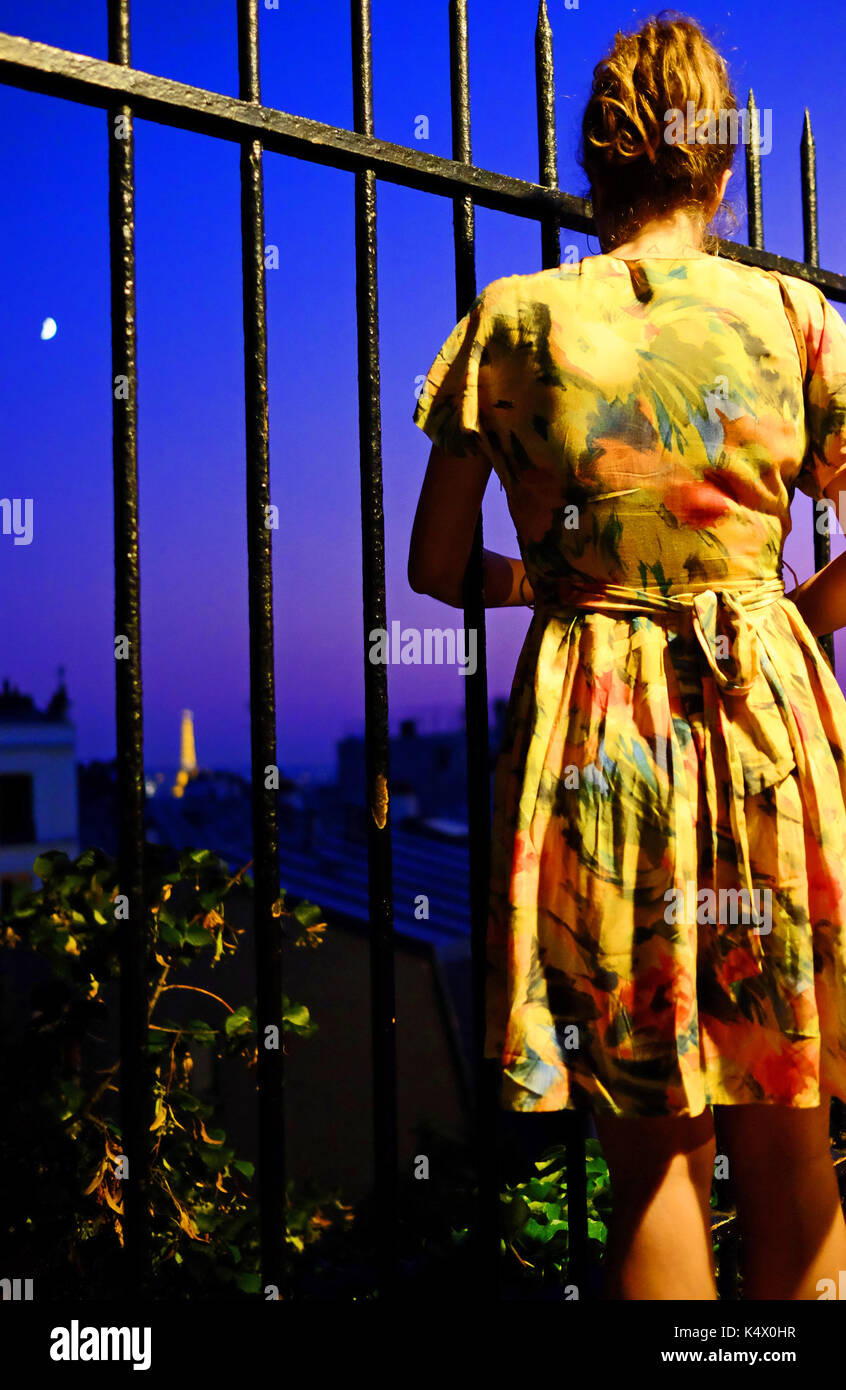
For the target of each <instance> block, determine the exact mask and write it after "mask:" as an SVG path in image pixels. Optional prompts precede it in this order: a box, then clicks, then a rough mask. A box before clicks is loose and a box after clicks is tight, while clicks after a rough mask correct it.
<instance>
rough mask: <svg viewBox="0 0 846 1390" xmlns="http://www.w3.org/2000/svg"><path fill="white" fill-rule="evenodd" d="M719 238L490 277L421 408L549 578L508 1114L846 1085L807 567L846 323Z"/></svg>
mask: <svg viewBox="0 0 846 1390" xmlns="http://www.w3.org/2000/svg"><path fill="white" fill-rule="evenodd" d="M785 283H786V285H787V287H788V289H789V293H790V299H791V301H792V304H793V307H794V309H795V313H796V317H797V319H798V323H799V327H800V331H801V334H802V337H803V338H804V343H805V346H806V350H807V373H808V374H807V380H806V389H805V393H804V397H805V403H804V408H803V389H802V374H801V368H800V360H799V357H798V355H797V345H796V341H795V340H794V336H793V334H792V332H791V327H790V324H789V322H788V319H787V317H786V316H785V312H784V306H783V303H782V298H781V294H780V291H779V286H778V283H777V282H776V280H775V279H774V278H773V277H772V276H771V275H770V274H769V273H768V272H766V271H763V270H759V269H756V268H751V267H746V266H742V265H739V264H736V263H734V262H731V261H728V260H724V259H720V258H716V257H710V256H706V257H701V258H696V257H691V258H683V257H682V258H678V259H674V260H670V259H657V258H656V259H650V258H647V259H644V260H640V261H623V260H620V259H617V258H614V257H611V256H594V257H586V258H584V259H583V260H582V261H581V262H579V263H578V264H576V265H562V266H560V267H558V268H557V269H555V270H549V271H541V272H538V273H537V274H530V275H511V276H506V277H504V278H502V279H500V280H496V281H494V282H493V283H492V284H490V285H489V286H488V287H487V288H486V289H485V290H484V291H483V292H482V293H481V294H480V295H479V296H478V298H477V299H476V301H475V303H474V304H473V305H472V307H471V309H470V310H469V312H468V313H467V314H466V315H465V316H464V318H462V320H461V321H460V322H459V323H458V324H457V325H456V326H455V328H454V329H453V330H452V332H451V333H450V335H449V337H448V338H447V340H446V342H445V343H444V345H443V347H442V348H441V350H440V352H439V353H438V354H437V356H436V358H435V360H434V362H433V364H432V366H431V368H430V370H429V373H428V376H427V379H426V383H425V385H424V387H423V390H422V392H421V394H420V397H419V399H418V402H417V407H416V409H415V412H414V421H415V423H416V424H417V425H419V426H420V428H421V429H423V430H425V432H426V433H427V435H428V436H429V438H430V439H431V440H432V441H433V442H434V443H436V444H438V445H439V446H440V447H441V448H442V449H444V450H445V451H446V452H448V453H449V454H451V455H453V456H454V457H455V458H456V464H455V466H456V468H460V467H461V459H462V458H463V457H465V456H466V455H467V454H469V453H474V454H481V455H482V456H483V457H484V458H485V459H486V460H487V461H488V462H489V463H490V464H491V466H492V469H493V471H494V472H495V473H496V474H497V476H498V477H499V479H500V481H501V482H502V485H503V487H504V489H505V492H506V496H507V501H508V506H509V511H510V513H511V517H512V519H513V521H514V525H515V529H516V532H517V540H518V544H519V548H520V553H521V556H522V558H523V561H524V564H525V566H526V570H527V572H528V576H529V579H530V580H531V583H532V586H533V588H534V591H535V595H536V605H535V611H534V613H533V615H532V619H531V622H530V624H529V628H528V631H527V633H526V637H525V641H524V643H523V647H522V650H521V652H520V656H519V659H518V663H517V668H516V671H515V675H514V680H513V683H512V688H511V694H510V699H509V703H508V710H507V715H506V721H505V732H504V736H503V740H502V744H501V747H500V749H499V751H498V758H497V764H496V776H495V792H494V820H493V853H492V870H491V883H490V912H489V922H488V944H487V961H488V985H487V1018H486V1039H485V1055H486V1056H487V1057H492V1058H497V1059H499V1061H500V1063H501V1068H502V1091H501V1102H500V1103H501V1105H502V1106H503V1107H504V1108H506V1109H511V1110H560V1109H565V1108H573V1107H576V1106H580V1107H588V1108H593V1109H595V1110H599V1111H605V1112H612V1113H616V1114H621V1115H641V1116H643V1115H696V1114H699V1113H700V1112H701V1111H702V1110H703V1109H704V1108H705V1107H706V1106H707V1105H713V1104H724V1105H733V1104H738V1105H740V1104H750V1103H756V1102H757V1103H770V1104H780V1105H791V1106H797V1107H809V1106H816V1105H818V1104H819V1102H820V1088H821V1086H822V1087H824V1088H825V1089H826V1090H828V1091H831V1092H832V1093H833V1094H835V1095H838V1096H840V1097H841V1099H843V1100H846V699H844V696H843V694H842V692H841V690H840V687H839V685H838V684H837V681H836V680H835V677H834V675H833V673H832V671H831V668H830V666H829V664H828V661H827V659H826V657H825V655H824V653H823V652H822V650H821V648H820V646H819V644H818V643H817V641H816V639H815V638H814V637H813V635H812V634H811V632H810V630H809V629H808V627H807V625H806V624H805V622H804V621H803V619H802V618H801V616H800V614H799V612H798V609H797V608H796V606H795V605H794V604H793V603H791V602H790V600H789V599H786V598H785V597H784V585H783V583H782V581H781V577H780V576H781V559H782V551H783V547H784V541H785V539H786V537H787V535H788V534H789V531H790V527H791V521H790V504H791V501H792V499H793V494H794V490H795V489H796V488H797V487H798V488H799V489H800V490H801V491H802V492H804V493H805V494H806V495H807V496H809V497H811V498H813V499H815V501H817V502H818V504H819V510H820V517H821V521H820V524H825V523H826V522H827V520H828V515H829V511H828V506H827V503H825V502H824V501H822V500H821V499H822V496H823V489H825V490H826V491H827V493H829V494H830V495H831V496H832V497H835V498H836V497H837V494H838V491H839V487H838V484H840V483H841V480H842V486H843V488H844V490H846V326H844V323H843V320H842V319H841V318H840V316H839V315H838V314H837V313H836V311H835V310H834V309H833V308H832V307H831V306H830V305H829V304H828V302H827V301H826V299H825V298H824V297H823V295H822V294H821V293H820V292H819V291H818V290H817V289H815V288H814V287H812V286H810V285H808V284H807V283H806V282H804V281H802V280H798V279H794V278H793V277H787V279H786V282H785Z"/></svg>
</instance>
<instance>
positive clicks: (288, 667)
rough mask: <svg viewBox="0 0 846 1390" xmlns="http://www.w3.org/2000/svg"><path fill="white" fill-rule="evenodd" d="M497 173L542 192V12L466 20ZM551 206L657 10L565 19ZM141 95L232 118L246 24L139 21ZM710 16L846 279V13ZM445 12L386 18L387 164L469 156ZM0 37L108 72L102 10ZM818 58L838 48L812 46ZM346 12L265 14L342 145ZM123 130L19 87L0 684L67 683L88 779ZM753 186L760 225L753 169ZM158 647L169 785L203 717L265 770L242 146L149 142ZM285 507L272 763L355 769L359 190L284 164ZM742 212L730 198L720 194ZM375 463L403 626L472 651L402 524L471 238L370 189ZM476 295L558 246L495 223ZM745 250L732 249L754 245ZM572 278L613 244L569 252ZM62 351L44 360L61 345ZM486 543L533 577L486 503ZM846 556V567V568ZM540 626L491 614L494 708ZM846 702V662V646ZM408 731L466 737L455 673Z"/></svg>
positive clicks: (334, 175)
mask: <svg viewBox="0 0 846 1390" xmlns="http://www.w3.org/2000/svg"><path fill="white" fill-rule="evenodd" d="M469 8H470V45H471V46H470V58H471V103H472V117H473V153H474V160H475V162H476V163H477V164H478V165H480V166H482V167H486V168H490V169H496V170H499V171H501V172H503V173H508V174H513V175H517V176H519V177H522V178H528V179H533V178H536V177H537V142H536V124H535V121H536V117H535V96H534V76H533V35H534V26H535V16H536V4H535V0H485V3H484V4H481V3H478V0H476V2H475V3H473V0H471V4H470V7H469ZM549 12H550V18H551V22H552V26H553V33H554V36H555V43H556V48H555V53H556V65H557V92H558V103H557V110H558V123H559V168H560V182H561V186H562V187H563V188H565V189H566V190H568V191H570V192H573V193H578V194H585V193H586V192H587V190H586V188H585V186H584V182H583V176H582V175H581V172H580V170H579V169H578V166H577V164H576V158H575V153H576V142H577V128H578V122H579V119H580V114H581V110H582V107H583V103H584V99H585V96H586V93H587V90H588V85H589V80H590V74H591V70H592V67H593V65H594V63H595V62H596V61H597V60H598V59H599V57H600V56H601V55H602V53H603V51H604V50H605V48H606V47H607V46H608V44H609V43H610V41H611V40H612V38H613V34H614V31H615V30H616V29H617V28H629V27H632V26H633V25H634V24H636V23H637V22H639V21H640V20H641V19H642V18H644V17H645V16H646V15H647V14H648V13H649V12H650V11H649V10H648V9H643V8H633V7H631V6H627V5H622V4H617V3H611V4H605V5H603V6H602V7H596V6H593V5H590V4H588V3H587V0H582V7H581V8H580V9H577V10H567V9H566V8H565V5H564V0H551V3H550V5H549ZM132 13H133V63H134V66H136V67H138V68H140V69H144V70H147V71H152V72H156V73H161V74H164V75H167V76H169V77H173V78H175V79H178V80H180V81H184V82H189V83H192V84H195V85H198V86H206V87H209V88H212V89H214V90H218V91H223V92H227V93H230V94H233V95H234V94H235V92H236V88H237V71H236V49H235V4H234V0H203V3H202V4H201V3H198V0H181V3H180V4H179V5H178V6H167V5H162V4H161V0H133V7H132ZM690 13H692V14H693V15H694V16H695V17H696V18H697V19H698V20H699V21H700V22H701V23H702V24H703V25H704V26H705V27H706V28H707V30H708V31H709V32H710V33H711V35H712V37H714V38H715V40H716V41H717V43H718V44H719V45H720V46H721V48H722V50H723V52H724V53H725V55H726V57H727V59H728V61H729V64H730V67H731V71H732V75H733V78H734V81H735V86H736V90H737V94H738V100H739V101H740V102H741V103H743V102H744V101H745V98H746V93H747V90H748V87H749V86H750V85H752V86H753V88H754V90H755V94H756V98H757V100H758V103H759V105H760V106H762V107H764V106H767V107H770V108H772V112H773V115H772V128H773V141H774V148H773V151H772V153H771V154H769V155H767V156H766V158H765V160H764V173H763V179H764V227H765V233H766V244H767V246H768V248H769V249H770V250H773V251H779V252H781V253H783V254H785V255H789V256H796V257H801V254H802V224H801V202H800V196H799V180H798V168H799V164H798V146H799V137H800V134H801V122H802V114H803V108H804V106H805V104H808V105H809V106H810V108H811V113H812V117H813V120H814V126H815V133H816V140H817V158H818V180H819V194H820V211H821V218H820V244H821V255H822V261H823V264H824V265H825V266H826V267H828V268H830V269H832V270H840V271H842V270H843V269H844V267H846V228H844V219H843V211H844V194H843V186H842V153H841V143H842V128H841V122H840V92H841V89H842V80H843V79H842V71H841V69H842V57H841V55H842V51H843V38H844V37H846V35H844V19H843V11H842V6H841V3H840V0H823V3H817V4H815V5H814V6H813V10H812V13H811V14H810V15H809V14H808V12H807V11H806V10H804V9H803V8H802V7H799V6H793V5H788V4H787V3H786V2H785V0H777V3H774V4H770V5H769V6H768V7H767V11H766V13H767V23H766V28H765V29H764V28H762V11H761V8H760V5H759V4H758V3H757V0H754V3H753V0H742V3H740V4H739V5H738V4H734V5H733V6H732V8H731V10H726V9H725V8H723V6H721V5H716V4H700V5H697V6H696V7H694V8H693V9H692V10H691V11H690ZM447 15H448V9H447V4H446V3H445V0H438V3H436V2H435V0H425V3H423V4H422V5H416V6H399V5H396V4H392V3H388V0H374V4H373V29H374V64H375V119H376V134H377V135H379V136H381V137H383V138H385V139H388V140H393V141H397V142H401V143H405V144H413V143H414V129H415V118H416V117H418V116H419V115H421V114H424V115H426V116H428V118H429V122H430V132H429V135H430V138H429V140H428V141H427V142H425V143H424V144H422V148H424V149H426V150H428V151H429V152H432V153H436V154H443V155H449V154H450V136H449V69H448V49H447ZM0 29H2V30H4V31H5V32H8V33H15V34H23V35H25V36H26V37H28V38H31V39H38V40H42V41H44V42H47V43H51V44H56V45H58V46H62V47H67V48H70V49H73V50H76V51H79V52H85V53H91V54H94V55H95V56H98V57H101V58H104V57H105V56H106V14H105V5H104V4H101V3H98V4H96V5H95V4H87V5H80V4H79V3H78V2H76V0H74V3H71V0H65V3H59V2H58V0H56V2H55V3H51V0H41V3H37V4H36V3H33V0H0ZM824 32H828V33H829V35H830V41H827V42H825V43H821V42H820V35H821V34H822V33H824ZM350 69H351V62H350V28H349V6H348V4H347V3H346V0H321V2H320V3H319V4H318V3H317V0H302V3H298V4H297V5H280V8H279V9H278V10H262V81H263V97H264V100H265V103H266V104H268V105H271V106H275V107H278V108H281V109H283V110H287V111H291V112H295V113H298V114H302V115H306V116H311V117H314V118H316V119H318V120H322V121H327V122H331V123H333V124H337V125H340V126H344V127H351V125H352V97H351V77H350ZM105 121H106V116H105V114H104V113H103V112H101V111H98V110H94V109H93V108H87V107H86V108H77V107H74V105H73V103H70V102H61V101H58V100H55V99H52V98H46V97H42V96H37V95H32V94H30V93H26V92H19V91H17V90H15V89H10V88H2V87H0V123H2V129H3V137H4V138H3V141H2V146H1V147H0V178H2V188H3V194H4V197H3V214H2V216H0V252H2V264H3V266H4V272H5V273H4V284H3V294H2V301H1V302H2V309H0V314H2V345H3V349H2V368H3V369H2V372H0V461H2V472H0V496H8V497H32V498H33V501H34V539H33V542H32V544H31V545H29V546H15V545H13V543H12V540H11V538H10V537H8V536H3V535H2V534H0V593H2V595H3V625H2V646H1V647H0V678H2V677H3V676H8V677H9V678H10V679H11V680H13V681H14V682H16V683H17V684H18V685H19V686H20V687H21V688H22V689H24V690H26V691H28V692H30V693H31V694H33V695H34V696H35V698H36V699H37V700H38V701H45V700H46V699H47V698H48V697H49V695H50V693H51V692H52V690H53V688H54V685H55V671H56V667H57V666H58V665H59V664H63V665H64V666H65V667H66V670H67V683H68V688H69V693H70V695H71V698H72V700H73V702H74V716H75V719H76V721H77V726H78V751H79V756H80V757H81V758H82V759H88V758H91V757H111V756H113V752H114V659H113V619H112V587H111V586H112V563H113V560H112V511H111V509H112V480H111V397H110V354H109V309H108V228H107V218H106V194H107V171H106V135H105ZM736 169H737V173H736V175H735V178H734V179H733V181H732V182H733V184H734V189H733V197H734V200H735V206H736V207H737V209H738V212H739V213H740V214H741V218H742V215H743V212H744V203H743V199H744V196H745V185H744V177H743V172H742V153H741V154H740V155H739V156H738V162H737V164H736ZM136 175H137V261H138V354H139V367H140V388H139V412H140V424H139V439H140V444H139V472H140V479H141V483H140V488H141V497H140V501H141V587H142V603H143V612H142V640H143V663H144V693H145V730H146V748H147V762H148V765H155V764H157V763H167V764H171V763H173V762H175V761H176V758H177V754H178V736H179V714H180V710H181V709H182V708H183V706H187V707H190V708H191V709H193V710H194V712H195V722H196V731H197V752H198V757H199V760H200V763H201V764H203V765H205V766H227V767H239V768H240V767H244V766H246V765H247V764H248V762H249V721H248V707H247V702H248V695H249V685H248V663H247V571H246V543H245V500H244V427H243V409H244V408H243V355H242V331H241V297H240V296H241V287H240V251H239V212H238V150H237V147H236V146H234V145H230V144H226V143H224V142H222V141H213V140H208V139H205V138H202V137H200V136H196V135H192V134H188V133H184V132H181V131H172V130H169V129H166V128H160V127H157V126H155V125H152V124H150V123H148V122H143V121H138V122H136ZM265 188H266V240H267V242H268V243H271V244H274V245H276V246H278V248H279V262H280V264H279V268H278V269H275V270H270V271H269V272H268V304H269V353H270V356H269V371H270V383H271V390H270V440H271V493H272V501H273V502H275V503H276V505H278V506H279V509H280V530H279V531H278V532H276V533H275V536H274V547H275V558H274V572H275V600H276V621H277V627H276V642H277V647H276V654H277V675H278V706H279V726H278V727H279V759H280V763H281V764H282V765H283V767H287V768H288V769H289V770H296V769H297V768H299V767H301V766H303V765H313V766H320V765H323V766H331V765H332V763H333V758H334V744H335V741H336V739H337V738H338V737H340V736H341V735H343V734H345V733H349V732H353V731H356V730H360V729H361V728H362V727H363V674H362V666H363V654H362V640H363V632H362V617H361V545H360V523H359V473H358V425H357V407H356V376H355V286H354V248H353V241H352V229H353V176H352V175H350V174H347V173H342V172H337V171H334V170H331V169H324V168H321V167H319V166H316V165H310V164H307V163H304V162H300V161H297V160H294V159H286V158H283V157H281V156H277V155H267V156H265ZM731 191H732V190H731V189H730V192H731ZM378 208H379V295H380V312H381V361H382V445H383V467H384V478H385V516H386V536H387V581H388V618H389V622H390V621H391V620H392V619H398V620H399V621H400V622H401V623H402V625H403V627H407V626H416V627H427V626H428V627H438V626H440V627H443V626H448V627H455V626H456V625H457V624H458V623H459V622H460V621H461V615H460V612H459V610H457V609H450V608H446V607H444V606H443V605H441V604H438V603H436V602H435V601H434V600H430V599H428V598H425V597H423V596H421V595H418V594H414V593H412V592H411V591H410V590H409V588H408V584H407V581H406V558H407V552H408V538H409V534H410V528H411V522H412V518H413V515H414V509H415V506H416V502H417V496H418V492H419V487H420V483H421V480H422V476H423V472H424V469H425V464H426V459H427V457H428V452H429V444H428V441H427V440H426V438H425V436H424V435H423V434H422V433H421V432H420V431H419V430H418V429H416V428H415V427H414V425H413V424H412V422H411V416H412V412H413V410H414V404H415V394H414V393H415V378H416V377H417V376H419V375H420V374H421V373H425V372H426V371H427V369H428V367H429V365H430V363H431V361H432V359H433V357H434V356H435V353H436V352H437V350H438V348H439V347H440V345H441V343H442V342H443V341H444V339H445V338H446V336H447V334H448V332H449V331H450V329H451V328H452V326H453V324H454V323H455V320H456V314H455V299H454V287H453V271H452V216H451V213H452V208H451V204H450V202H449V201H448V200H446V199H441V198H436V197H431V196H427V195H423V194H419V193H416V192H414V191H413V190H409V189H401V188H396V187H393V186H391V185H388V184H380V185H379V186H378ZM476 230H477V284H478V288H479V289H481V288H482V287H483V286H484V285H486V284H488V283H489V282H490V281H491V280H493V279H496V278H497V277H499V276H501V275H506V274H513V273H518V272H526V273H528V272H531V271H534V270H537V269H539V268H540V233H539V230H538V228H537V224H535V223H531V222H529V221H527V220H524V219H519V218H514V219H510V218H508V217H506V216H504V215H502V214H499V213H492V212H488V211H487V210H485V209H477V214H476ZM744 233H745V223H744V222H743V221H741V227H740V230H739V231H738V233H737V234H736V235H737V236H738V239H743V236H744ZM561 241H562V256H563V255H564V251H565V247H566V246H567V245H568V244H572V245H576V246H578V247H579V254H596V253H597V252H598V250H599V247H598V244H597V242H596V241H595V240H593V239H591V240H590V241H589V242H586V241H585V240H584V239H583V238H580V237H576V236H573V235H571V234H569V233H566V232H563V233H562V239H561ZM48 316H51V317H53V318H54V319H55V320H56V323H57V325H58V331H57V333H56V335H55V337H53V338H52V339H50V340H49V341H43V340H42V338H41V336H40V334H41V325H42V322H43V320H44V319H45V318H47V317H48ZM484 515H485V528H486V529H485V542H486V545H488V546H489V547H491V548H493V549H499V550H503V551H505V552H506V553H509V554H516V553H517V548H516V541H515V539H514V536H513V530H512V527H511V523H510V520H509V517H508V513H507V510H506V507H505V502H504V496H503V494H502V493H501V492H500V489H499V486H498V484H497V482H496V479H493V480H492V482H491V485H490V486H489V490H488V496H487V497H486V500H485V511H484ZM794 516H795V529H794V533H793V535H792V536H791V538H790V540H789V542H788V547H787V558H788V560H789V561H790V563H791V564H792V565H793V566H794V568H795V569H796V570H797V572H798V574H799V576H800V578H804V577H805V576H806V575H807V574H808V573H809V572H810V569H811V563H812V560H811V557H812V551H811V531H810V519H811V503H810V502H808V501H807V499H805V498H803V497H800V496H798V494H797V505H796V508H795V512H794ZM841 546H842V540H840V539H839V538H838V539H836V540H834V542H833V553H834V554H836V553H838V551H839V549H840V548H841ZM528 620H529V615H528V612H527V610H524V609H514V610H501V611H490V610H489V613H488V648H489V692H490V695H491V697H492V698H493V696H495V695H498V694H507V692H508V689H509V686H510V682H511V676H512V673H513V669H514V663H515V661H516V658H517V654H518V652H519V648H520V644H521V641H522V638H523V634H524V632H525V629H526V627H527V625H528ZM837 654H838V662H839V667H840V671H841V672H846V644H844V645H841V643H840V640H839V639H838V653H837ZM389 693H390V703H391V723H392V728H395V727H396V724H397V722H398V720H399V719H400V718H401V717H403V716H407V715H413V714H415V713H417V712H419V711H425V710H433V709H435V708H436V707H440V708H441V709H446V710H449V709H454V710H455V711H456V713H457V712H458V711H459V710H460V708H461V705H462V701H463V678H462V677H461V676H460V675H459V674H458V671H457V669H456V668H455V667H438V666H428V667H427V666H408V667H403V666H391V667H389Z"/></svg>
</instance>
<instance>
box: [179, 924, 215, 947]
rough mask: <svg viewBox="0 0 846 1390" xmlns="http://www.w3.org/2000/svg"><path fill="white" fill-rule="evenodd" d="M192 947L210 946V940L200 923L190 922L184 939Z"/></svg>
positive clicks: (208, 934)
mask: <svg viewBox="0 0 846 1390" xmlns="http://www.w3.org/2000/svg"><path fill="white" fill-rule="evenodd" d="M184 939H185V941H188V942H190V944H191V945H192V946H211V944H212V938H211V935H210V933H209V932H207V931H206V929H205V927H204V926H202V924H201V923H200V922H192V924H191V926H190V927H189V928H188V930H187V932H186V933H185V937H184Z"/></svg>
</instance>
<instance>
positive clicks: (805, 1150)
mask: <svg viewBox="0 0 846 1390" xmlns="http://www.w3.org/2000/svg"><path fill="white" fill-rule="evenodd" d="M829 1100H830V1098H829V1097H828V1096H826V1097H825V1099H824V1103H823V1104H822V1105H821V1106H818V1107H815V1108H814V1109H813V1110H797V1109H795V1108H792V1107H790V1106H785V1105H721V1106H719V1107H717V1110H718V1115H717V1127H718V1131H719V1134H720V1143H721V1147H722V1148H723V1149H724V1150H725V1152H726V1154H727V1155H728V1161H729V1179H730V1182H731V1185H732V1190H733V1192H734V1198H735V1203H736V1205H737V1216H738V1223H739V1226H740V1234H741V1242H742V1260H743V1292H744V1297H745V1298H749V1299H816V1298H820V1296H821V1291H820V1290H819V1289H818V1288H817V1284H818V1282H819V1281H820V1280H822V1279H833V1280H834V1287H835V1289H837V1288H838V1275H839V1272H840V1271H841V1270H844V1271H846V1222H845V1221H844V1219H843V1210H842V1207H841V1204H840V1194H839V1192H838V1189H837V1178H836V1175H835V1172H834V1165H833V1163H832V1161H831V1150H830V1146H829V1137H828V1125H829ZM844 1277H845V1278H846V1275H844Z"/></svg>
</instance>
